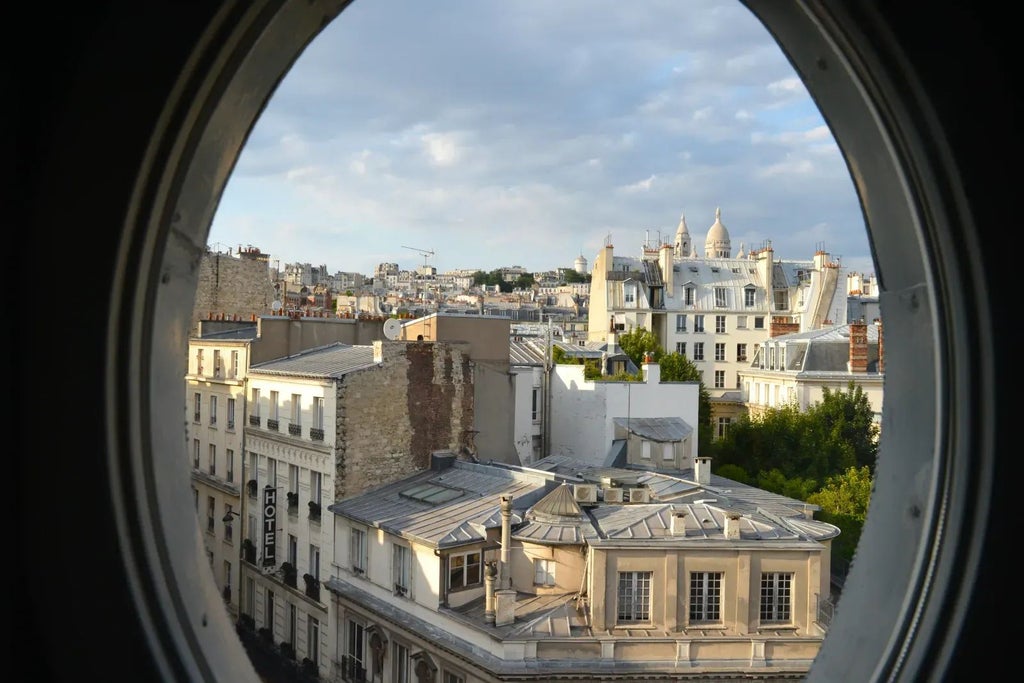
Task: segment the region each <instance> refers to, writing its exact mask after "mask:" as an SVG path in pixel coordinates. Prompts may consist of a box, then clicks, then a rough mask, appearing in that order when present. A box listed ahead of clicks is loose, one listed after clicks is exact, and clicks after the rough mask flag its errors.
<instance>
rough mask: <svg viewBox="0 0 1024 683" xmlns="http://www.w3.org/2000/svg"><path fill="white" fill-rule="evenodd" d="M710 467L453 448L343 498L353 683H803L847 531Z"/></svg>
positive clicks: (343, 642)
mask: <svg viewBox="0 0 1024 683" xmlns="http://www.w3.org/2000/svg"><path fill="white" fill-rule="evenodd" d="M695 464H696V467H695V468H694V469H691V470H684V471H677V472H674V473H668V472H654V471H641V470H635V469H631V468H608V467H594V466H592V465H590V464H587V463H580V462H579V461H575V460H573V459H571V458H567V457H561V456H552V457H550V458H545V459H542V460H541V461H539V462H538V463H534V465H533V466H532V467H530V468H528V469H527V468H522V467H518V466H512V465H499V464H487V465H484V464H479V463H472V462H466V461H464V460H461V459H458V458H456V457H455V456H454V455H453V454H445V453H438V454H435V456H434V465H433V467H432V468H431V469H430V470H429V471H424V472H420V473H418V474H415V475H412V476H410V477H408V478H405V479H402V480H400V481H397V482H394V483H393V484H390V485H388V486H384V487H380V488H378V489H375V490H373V491H370V492H367V493H365V494H363V495H360V496H355V497H352V498H349V499H346V500H343V501H340V502H338V503H336V504H334V505H332V506H330V509H331V511H332V512H333V513H334V524H335V532H334V536H335V538H336V539H338V543H337V544H336V545H335V546H334V552H335V555H334V560H333V564H334V566H335V567H336V570H337V571H336V574H335V575H334V576H333V577H331V579H330V580H328V581H327V583H326V584H325V586H326V589H327V591H328V592H329V594H330V595H329V598H328V599H329V600H330V601H331V604H332V605H333V607H334V608H333V610H332V613H333V615H334V616H335V618H336V619H337V621H336V622H335V624H334V625H333V628H334V630H335V631H336V633H337V634H338V636H339V637H338V638H337V640H336V643H337V651H336V652H335V653H334V654H333V655H332V657H334V658H336V661H337V663H338V664H337V669H338V670H339V671H340V673H341V680H343V681H351V682H353V683H362V682H364V681H382V682H383V683H392V682H395V683H398V682H401V683H407V682H409V681H435V682H436V681H443V683H481V682H492V681H506V680H533V681H559V680H604V679H605V678H608V679H614V680H630V681H650V680H663V679H676V680H683V679H694V680H697V679H700V680H724V679H726V678H735V677H742V678H743V679H744V680H764V681H769V680H772V681H774V680H780V679H785V678H793V679H800V678H802V677H803V676H805V675H806V673H807V671H808V670H809V667H810V664H811V662H812V661H813V659H814V657H815V655H816V654H817V651H818V649H819V647H820V645H821V642H822V640H823V638H824V636H825V632H826V628H827V627H826V626H825V624H823V623H822V621H821V620H820V619H819V613H818V608H819V606H820V603H821V601H822V599H823V597H824V596H827V595H828V593H829V571H830V567H829V544H830V542H831V539H832V538H834V537H835V536H836V535H837V534H838V529H837V528H836V527H834V526H831V525H829V524H825V523H822V522H820V521H816V520H814V519H813V512H814V510H813V509H812V508H809V507H808V506H806V505H805V504H804V503H802V502H801V501H796V500H792V499H788V498H784V497H782V496H777V495H775V494H770V493H768V492H765V491H760V490H758V489H753V488H751V487H747V486H745V485H742V484H739V483H738V482H733V481H730V480H727V479H722V478H720V477H717V476H715V475H712V474H711V472H710V462H709V461H708V460H707V459H702V458H698V459H697V460H696V461H695ZM613 493H614V494H615V495H612V494H613Z"/></svg>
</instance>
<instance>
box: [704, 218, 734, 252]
mask: <svg viewBox="0 0 1024 683" xmlns="http://www.w3.org/2000/svg"><path fill="white" fill-rule="evenodd" d="M731 251H732V245H731V244H730V242H729V231H728V230H726V229H725V226H724V225H722V209H720V208H718V209H715V222H714V223H712V225H711V228H710V229H709V230H708V236H707V239H705V240H704V256H705V257H706V258H729V254H730V252H731Z"/></svg>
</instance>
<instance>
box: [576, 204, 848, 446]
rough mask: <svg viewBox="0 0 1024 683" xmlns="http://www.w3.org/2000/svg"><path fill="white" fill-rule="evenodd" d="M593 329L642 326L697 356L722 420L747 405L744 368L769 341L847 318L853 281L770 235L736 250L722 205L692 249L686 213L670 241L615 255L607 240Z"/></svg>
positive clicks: (593, 293)
mask: <svg viewBox="0 0 1024 683" xmlns="http://www.w3.org/2000/svg"><path fill="white" fill-rule="evenodd" d="M591 276H592V277H591V284H590V308H589V327H588V336H589V339H591V340H601V339H604V338H606V336H607V334H608V333H609V332H618V333H621V332H629V331H632V330H635V329H637V328H640V327H643V328H646V329H648V330H650V331H651V332H653V333H654V335H655V337H656V338H657V339H658V342H659V343H660V344H661V346H662V348H664V349H665V351H666V352H669V353H671V352H679V353H681V354H683V355H685V356H686V357H687V358H689V359H690V360H692V361H693V362H694V363H696V365H697V367H698V368H699V369H700V370H701V373H702V375H703V379H704V385H705V386H706V387H707V389H708V392H709V393H710V396H711V401H712V411H713V415H714V418H715V419H716V420H719V421H720V424H721V425H723V426H724V425H726V424H728V421H729V420H731V419H733V418H734V417H736V416H737V415H738V414H740V413H741V412H742V410H743V405H742V398H741V395H740V384H739V380H738V373H739V372H740V371H742V370H746V369H747V367H748V366H749V362H750V359H751V358H752V357H753V351H754V347H755V346H756V345H758V344H760V343H761V342H763V341H764V340H766V339H769V338H771V337H774V336H777V335H780V334H788V333H791V332H801V331H807V330H814V329H818V328H820V327H823V326H824V327H827V326H831V325H833V324H841V323H844V322H846V320H847V318H846V312H847V292H846V286H847V278H846V274H845V270H844V269H843V268H842V266H841V265H840V264H839V263H838V262H836V261H834V260H833V259H832V258H831V257H830V255H829V254H828V253H826V252H824V251H820V250H819V251H817V252H816V253H815V254H814V257H813V258H812V259H811V260H806V261H800V260H792V261H791V260H782V259H777V258H776V256H775V252H774V249H773V248H772V246H771V243H770V242H766V243H765V244H764V246H762V247H760V248H757V249H751V250H749V251H745V250H744V247H743V245H740V248H739V250H738V251H736V253H735V254H734V253H733V247H732V242H731V239H730V237H729V232H728V230H727V229H726V227H725V225H724V224H723V223H722V215H721V211H720V210H719V211H716V213H715V220H714V223H712V225H711V227H710V228H709V229H708V232H707V237H706V239H705V242H704V245H703V251H700V250H698V249H697V248H696V246H695V245H694V242H693V238H692V237H691V235H690V231H689V228H688V227H687V225H686V219H685V216H684V217H681V218H680V220H679V225H678V227H677V229H676V234H675V238H674V242H673V243H672V244H668V243H665V244H650V243H647V244H645V245H644V246H643V249H642V251H641V254H640V255H639V256H616V255H615V253H614V247H613V245H612V244H610V243H606V244H605V246H604V247H603V248H602V249H601V250H600V251H599V252H598V254H597V257H596V258H595V260H594V266H593V269H592V271H591Z"/></svg>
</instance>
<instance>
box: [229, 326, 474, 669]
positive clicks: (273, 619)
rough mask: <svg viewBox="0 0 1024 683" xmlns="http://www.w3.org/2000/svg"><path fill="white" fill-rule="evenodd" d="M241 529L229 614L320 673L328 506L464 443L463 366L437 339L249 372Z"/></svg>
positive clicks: (469, 416)
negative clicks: (238, 590) (234, 602)
mask: <svg viewBox="0 0 1024 683" xmlns="http://www.w3.org/2000/svg"><path fill="white" fill-rule="evenodd" d="M247 389H248V392H249V393H248V422H247V425H246V441H245V449H246V459H247V460H246V468H247V474H246V476H247V477H249V478H248V479H247V480H246V496H247V497H248V502H247V503H246V504H245V507H246V513H245V530H246V536H245V540H244V541H243V558H244V561H243V563H242V577H241V582H242V596H241V604H240V606H239V613H240V617H239V622H240V624H241V625H242V626H243V627H248V629H249V630H250V632H252V633H254V634H257V635H258V636H259V637H261V638H262V639H263V640H264V641H265V642H266V643H267V644H268V645H273V646H274V647H276V648H277V649H278V650H279V651H280V652H281V653H282V654H283V655H285V656H287V657H290V658H293V659H294V660H295V661H296V662H297V663H300V664H302V665H303V666H304V667H306V668H308V669H311V670H314V671H316V673H317V674H318V675H319V676H320V677H322V678H326V679H328V680H329V679H330V678H331V677H332V676H333V675H334V664H335V660H334V659H333V658H332V656H331V651H332V650H331V648H332V647H333V646H334V642H335V633H334V628H333V625H334V619H332V618H329V617H330V613H329V602H328V600H327V596H326V594H325V593H324V591H323V590H322V588H321V586H322V581H324V580H325V579H327V578H328V577H330V576H331V575H332V574H333V573H334V571H333V566H332V564H331V563H332V561H333V558H334V557H335V549H334V545H335V537H334V526H333V520H332V516H331V514H330V513H329V512H328V511H327V509H328V506H330V505H331V504H333V503H334V502H335V501H338V500H342V499H344V498H346V497H349V496H353V495H358V494H361V493H363V492H364V491H367V490H370V489H373V488H375V487H378V486H380V485H382V484H386V483H388V482H390V481H394V480H396V479H401V478H403V477H406V476H409V475H411V474H413V473H415V472H419V471H422V470H424V469H427V468H428V467H429V465H430V462H431V460H430V454H431V453H432V452H433V451H434V450H436V449H438V448H446V449H451V450H453V451H455V452H465V451H466V450H467V439H469V438H470V436H471V432H472V426H473V411H472V407H473V383H472V368H471V363H470V361H469V356H468V355H467V354H466V353H465V349H464V348H461V347H460V346H458V345H454V344H448V343H443V342H435V343H427V342H419V343H407V342H402V341H388V340H381V341H376V342H374V343H373V344H371V345H347V344H341V343H334V344H329V345H327V346H324V347H318V348H314V349H309V350H307V351H303V352H300V353H297V354H293V355H289V356H287V357H283V358H278V359H276V360H271V361H267V362H263V363H259V364H255V365H252V366H251V367H250V368H249V373H248V382H247Z"/></svg>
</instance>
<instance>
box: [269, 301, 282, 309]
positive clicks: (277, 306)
mask: <svg viewBox="0 0 1024 683" xmlns="http://www.w3.org/2000/svg"><path fill="white" fill-rule="evenodd" d="M270 310H272V311H278V310H281V302H280V301H274V302H273V303H271V304H270Z"/></svg>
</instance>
